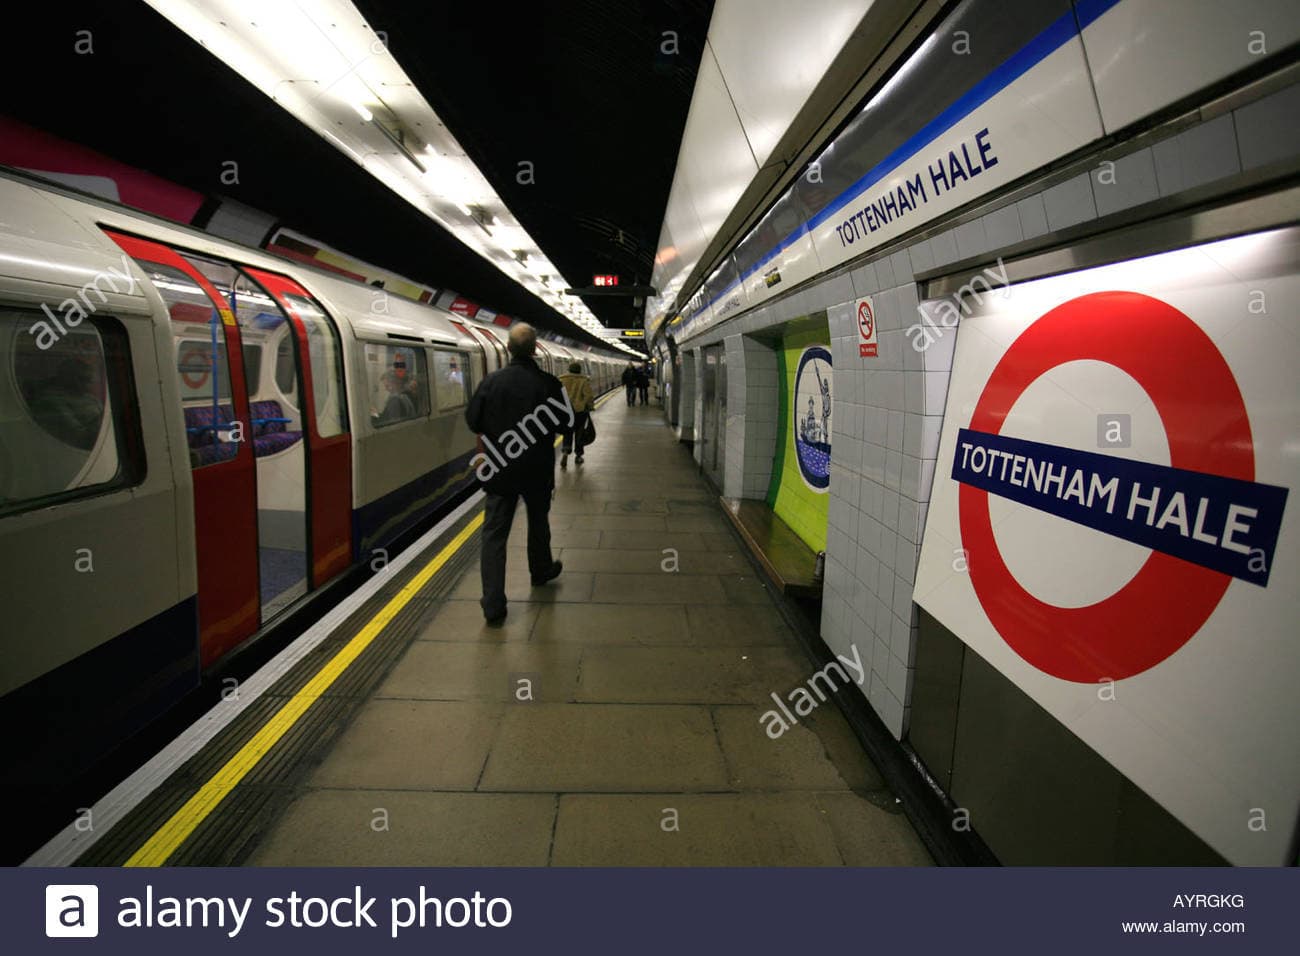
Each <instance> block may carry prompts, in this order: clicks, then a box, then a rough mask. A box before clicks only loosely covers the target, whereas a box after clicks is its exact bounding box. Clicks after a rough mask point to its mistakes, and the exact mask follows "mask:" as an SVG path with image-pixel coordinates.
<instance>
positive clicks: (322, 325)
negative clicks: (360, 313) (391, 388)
mask: <svg viewBox="0 0 1300 956" xmlns="http://www.w3.org/2000/svg"><path fill="white" fill-rule="evenodd" d="M284 298H285V301H287V302H288V303H289V305H290V306H291V307H292V308H293V311H294V312H296V313H297V314H298V318H300V319H301V320H302V324H303V325H304V326H305V327H306V329H307V351H308V354H309V356H310V360H311V385H312V390H313V393H314V395H315V399H316V429H317V431H318V432H319V433H320V437H321V438H329V437H330V436H331V435H341V434H342V433H343V432H345V431H347V421H348V417H347V411H346V407H347V406H346V405H345V403H344V391H343V360H342V355H341V353H340V350H339V340H338V333H337V332H335V331H334V326H333V324H332V323H331V322H330V320H329V318H328V317H327V316H326V315H325V310H324V309H322V308H321V307H320V306H319V305H318V304H317V303H316V302H315V301H313V300H310V299H305V298H303V297H302V296H300V295H290V294H286V295H285V297H284Z"/></svg>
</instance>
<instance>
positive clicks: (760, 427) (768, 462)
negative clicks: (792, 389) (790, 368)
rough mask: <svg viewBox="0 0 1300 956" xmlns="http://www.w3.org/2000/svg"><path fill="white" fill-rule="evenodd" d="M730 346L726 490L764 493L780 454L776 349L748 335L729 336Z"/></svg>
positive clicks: (742, 495) (756, 495)
mask: <svg viewBox="0 0 1300 956" xmlns="http://www.w3.org/2000/svg"><path fill="white" fill-rule="evenodd" d="M724 344H725V346H726V351H727V456H726V457H727V467H726V471H725V473H724V483H723V493H724V494H725V495H726V496H727V497H729V498H763V497H764V496H766V495H767V488H768V483H769V482H770V481H771V478H772V463H773V460H774V459H775V457H776V438H777V435H776V429H777V406H778V403H779V394H780V393H779V391H778V388H779V383H778V381H777V361H776V351H775V350H774V349H773V348H772V347H770V346H768V345H766V344H765V343H763V342H760V341H758V340H756V339H753V338H750V337H749V336H746V335H739V334H736V335H729V336H727V338H726V339H725V340H724Z"/></svg>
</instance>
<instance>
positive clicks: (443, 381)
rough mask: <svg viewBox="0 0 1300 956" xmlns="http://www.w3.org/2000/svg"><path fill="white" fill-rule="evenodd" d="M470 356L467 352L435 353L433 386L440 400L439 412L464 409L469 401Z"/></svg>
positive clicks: (439, 351)
mask: <svg viewBox="0 0 1300 956" xmlns="http://www.w3.org/2000/svg"><path fill="white" fill-rule="evenodd" d="M468 375H469V355H468V354H467V353H465V352H444V351H442V350H441V349H439V350H437V351H435V352H434V353H433V385H434V390H435V391H436V393H437V398H438V411H440V412H446V411H451V410H452V409H455V408H463V407H464V406H465V403H466V402H468V401H469V383H468V380H467V379H468Z"/></svg>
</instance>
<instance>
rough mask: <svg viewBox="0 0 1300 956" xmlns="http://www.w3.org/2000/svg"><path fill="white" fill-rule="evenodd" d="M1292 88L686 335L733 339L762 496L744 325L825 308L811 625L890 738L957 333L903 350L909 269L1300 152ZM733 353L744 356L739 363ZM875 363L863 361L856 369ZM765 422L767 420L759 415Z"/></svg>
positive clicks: (704, 340) (730, 467)
mask: <svg viewBox="0 0 1300 956" xmlns="http://www.w3.org/2000/svg"><path fill="white" fill-rule="evenodd" d="M1296 116H1300V85H1294V86H1290V87H1287V88H1284V89H1282V90H1280V91H1278V92H1275V93H1272V94H1271V95H1269V96H1266V97H1264V98H1262V99H1259V100H1257V101H1255V102H1252V103H1249V104H1247V105H1245V106H1241V107H1239V108H1237V109H1235V110H1232V111H1230V112H1223V113H1220V114H1219V115H1213V116H1209V117H1208V118H1206V119H1204V120H1203V121H1201V122H1199V123H1197V124H1195V125H1192V126H1190V127H1187V128H1185V129H1182V130H1180V131H1179V132H1177V133H1174V134H1172V135H1170V136H1168V137H1166V138H1164V139H1162V140H1159V141H1157V142H1155V143H1154V145H1147V146H1143V147H1141V148H1138V149H1135V150H1132V151H1129V152H1127V153H1122V154H1121V155H1118V156H1111V157H1110V161H1111V162H1113V163H1114V165H1113V167H1112V166H1110V165H1108V164H1107V163H1104V162H1102V161H1101V160H1100V159H1099V160H1097V161H1096V162H1095V163H1092V164H1089V169H1088V171H1081V172H1079V173H1078V174H1077V175H1075V176H1073V177H1070V178H1068V179H1066V180H1064V181H1062V182H1058V183H1054V184H1053V185H1051V186H1048V187H1046V188H1043V189H1041V190H1040V191H1038V192H1036V193H1033V194H1031V195H1029V196H1028V197H1026V198H1022V199H1019V200H1018V201H1014V202H1010V201H1008V202H1004V203H1003V204H1002V205H1000V206H998V207H997V208H993V209H991V211H989V212H988V213H986V214H984V215H982V216H980V217H979V218H976V219H974V220H972V221H970V222H967V223H963V224H961V225H959V226H956V227H954V228H952V229H949V230H947V231H944V232H940V233H938V234H936V235H933V236H931V237H929V238H927V239H923V240H920V241H916V242H913V243H911V244H909V245H907V246H905V247H903V248H901V249H896V250H894V251H892V252H891V253H890V254H888V255H884V256H879V257H877V258H876V259H873V260H872V261H870V262H867V263H865V264H859V265H856V266H855V267H854V268H853V269H851V270H850V271H847V272H841V273H840V274H837V275H834V276H829V277H827V278H825V279H823V280H821V281H819V282H817V283H815V284H814V285H812V286H810V287H809V288H807V289H803V290H800V291H798V292H796V293H794V294H793V295H791V296H788V297H786V298H784V299H781V300H779V301H776V302H773V303H769V304H767V305H765V306H762V307H760V308H758V309H755V310H753V311H751V312H748V313H745V314H743V315H741V316H739V317H737V318H736V319H733V320H730V321H728V322H726V323H725V324H724V325H723V327H722V328H719V329H710V330H708V331H706V332H705V333H703V334H702V335H700V336H699V337H698V339H697V340H696V341H691V342H689V343H687V346H688V347H691V348H698V347H699V346H700V345H704V344H708V343H711V342H716V341H720V340H722V336H723V335H724V334H725V336H726V338H725V342H726V347H727V350H728V365H729V379H728V388H729V394H728V409H729V421H728V430H727V471H726V488H727V493H728V494H734V493H736V490H737V489H739V491H740V493H741V494H742V495H743V496H744V497H756V498H757V497H762V496H763V494H764V493H765V491H766V488H767V482H768V480H769V478H770V476H771V467H772V452H773V449H774V445H773V442H774V439H775V419H776V397H775V391H772V392H771V393H770V397H769V394H768V393H767V392H766V391H765V389H764V385H765V383H766V382H768V381H771V382H773V383H774V382H775V368H776V366H775V355H774V353H772V352H771V350H770V349H769V348H767V346H765V345H763V344H762V343H761V342H758V341H755V340H754V339H752V338H749V334H751V333H754V332H758V331H761V330H764V329H769V328H771V327H773V326H775V325H777V324H779V323H782V322H785V321H788V320H790V319H793V318H798V317H800V316H804V315H808V314H811V313H813V312H816V311H818V310H820V309H826V310H827V313H828V318H829V324H830V334H831V344H832V348H831V351H832V356H833V358H834V364H835V370H836V372H835V384H836V388H837V394H836V400H835V414H834V435H833V442H832V444H833V447H834V453H833V461H832V466H831V486H830V496H831V497H830V512H829V522H828V529H827V547H826V558H827V563H826V583H825V589H824V593H823V604H822V638H823V639H824V640H825V641H826V643H827V645H828V646H829V647H830V648H831V649H832V650H833V651H836V652H838V653H845V654H847V653H849V648H850V646H851V645H856V646H857V649H858V653H859V655H860V656H861V660H862V662H863V663H864V664H867V665H868V666H869V667H870V678H869V681H868V682H867V683H866V686H865V688H864V691H865V693H866V695H867V698H868V700H869V701H870V702H871V705H872V707H873V708H874V709H875V711H876V712H877V714H879V715H880V717H881V718H882V719H883V720H884V722H885V724H886V725H887V726H888V727H889V729H890V730H891V731H892V732H893V733H894V735H895V736H897V737H899V738H901V737H902V736H903V735H904V734H905V732H906V728H907V722H908V717H909V704H910V697H911V687H912V680H913V674H914V667H915V663H916V657H915V655H916V639H917V618H916V612H915V608H914V607H913V604H912V583H913V581H914V579H915V574H916V565H917V558H918V556H919V549H920V541H921V534H922V532H923V531H924V528H925V515H926V509H927V506H928V502H929V498H930V489H931V486H932V484H933V480H934V468H935V457H936V454H937V451H938V444H939V431H940V424H941V420H942V415H943V411H944V400H945V397H946V392H947V387H948V376H949V372H950V370H951V365H952V355H953V345H954V344H955V341H956V336H955V335H954V334H952V332H951V331H948V332H947V333H946V334H944V335H942V336H940V337H939V338H938V339H937V341H935V342H934V343H933V344H932V345H931V346H930V347H929V348H927V349H925V350H924V351H922V352H918V351H917V350H915V349H914V348H912V345H911V341H910V340H909V338H908V337H907V335H906V332H905V330H906V328H907V327H908V326H910V325H912V324H913V323H915V322H916V321H917V318H918V314H917V311H916V308H917V305H918V298H917V291H918V285H917V282H916V278H915V277H916V275H917V274H919V273H922V272H926V271H929V270H932V269H936V268H942V267H943V266H945V265H949V264H951V263H955V262H957V261H958V260H963V259H968V258H972V257H980V258H983V259H986V260H987V261H988V263H990V264H993V263H995V262H996V259H997V257H998V255H999V254H1000V252H1001V251H1002V250H1003V249H1005V248H1006V247H1008V246H1011V245H1013V244H1015V243H1019V242H1022V241H1025V240H1031V239H1034V238H1036V237H1040V236H1045V235H1046V234H1048V233H1053V232H1057V231H1060V230H1062V229H1066V228H1069V227H1070V226H1075V225H1078V224H1080V223H1084V222H1088V221H1091V220H1094V219H1097V218H1098V217H1100V216H1105V215H1108V214H1110V213H1113V212H1117V211H1120V210H1124V209H1129V208H1132V207H1134V206H1138V205H1141V204H1142V203H1145V202H1150V201H1153V200H1156V199H1160V198H1163V197H1167V196H1171V195H1175V194H1177V193H1180V192H1183V191H1185V190H1188V189H1192V188H1195V187H1199V186H1204V185H1206V184H1209V183H1213V182H1215V181H1216V180H1220V179H1223V178H1224V177H1227V176H1231V175H1233V174H1236V173H1238V172H1242V171H1250V170H1255V169H1258V168H1260V167H1264V166H1268V165H1269V164H1272V163H1275V162H1279V161H1287V160H1291V161H1294V159H1295V157H1296V156H1298V155H1300V124H1297V123H1296V122H1295V117H1296ZM867 295H870V296H872V297H873V299H874V303H875V309H876V319H877V328H878V330H879V355H878V356H876V357H875V358H861V357H859V355H858V348H857V338H858V333H857V328H856V322H855V304H856V299H857V298H858V297H861V296H867ZM739 359H743V361H740V360H739ZM867 372H870V373H872V374H864V373H867ZM769 421H770V422H772V423H773V425H772V430H771V431H768V430H767V428H766V425H767V423H768V422H769Z"/></svg>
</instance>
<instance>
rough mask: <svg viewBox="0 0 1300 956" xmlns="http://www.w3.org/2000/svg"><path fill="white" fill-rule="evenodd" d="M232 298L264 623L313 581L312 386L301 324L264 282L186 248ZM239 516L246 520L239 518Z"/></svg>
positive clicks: (227, 297) (190, 260)
mask: <svg viewBox="0 0 1300 956" xmlns="http://www.w3.org/2000/svg"><path fill="white" fill-rule="evenodd" d="M181 256H182V258H184V259H185V260H186V261H187V262H188V263H189V264H190V265H192V266H193V267H194V268H195V269H197V270H198V271H199V272H200V273H202V274H203V276H204V277H205V278H206V279H207V280H208V281H209V282H210V283H212V285H213V286H214V287H215V288H216V289H217V291H218V292H220V293H221V295H222V296H223V297H224V298H225V300H226V302H227V303H229V305H230V307H231V311H232V312H233V313H234V315H235V322H236V324H237V325H238V326H239V334H240V337H241V340H242V342H243V358H244V380H245V382H246V384H247V389H248V391H247V397H248V409H249V411H248V418H245V419H243V421H244V425H245V427H244V434H243V440H244V442H245V444H248V445H250V446H251V447H252V449H253V457H254V461H255V463H256V469H257V508H256V511H255V512H254V516H255V517H254V520H255V523H256V527H257V563H258V578H259V582H260V585H259V604H260V607H261V613H260V623H262V624H265V623H266V622H267V621H269V620H270V619H271V618H273V617H275V616H276V615H277V614H279V613H280V612H281V611H283V610H284V609H285V608H287V607H288V606H289V605H290V604H292V603H293V602H294V601H296V600H298V599H299V598H301V597H303V596H304V595H306V593H307V592H308V591H309V590H310V588H311V582H310V578H309V571H308V564H309V555H310V553H311V541H310V534H309V526H308V521H307V470H308V465H307V453H306V449H305V446H304V442H303V434H304V426H305V422H304V415H303V410H304V408H305V404H306V403H305V402H304V401H303V396H304V395H305V393H306V389H305V386H304V382H303V374H302V364H303V363H302V362H301V357H300V355H299V351H298V347H297V341H296V338H297V336H296V334H295V333H296V330H295V329H294V328H293V326H292V325H291V324H290V322H289V320H288V318H287V317H286V315H285V313H284V311H283V310H282V309H281V307H280V306H279V304H278V303H276V302H275V301H274V300H273V299H271V298H270V296H268V295H267V293H266V291H265V290H264V289H262V287H261V286H259V285H257V284H256V283H255V282H254V281H253V280H252V279H251V278H250V277H249V276H248V275H246V274H244V273H242V272H241V271H240V270H239V269H238V268H237V267H235V266H234V265H231V264H230V263H228V262H222V261H219V260H215V259H207V258H204V257H202V256H197V255H193V254H191V253H181ZM236 520H239V519H236Z"/></svg>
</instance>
